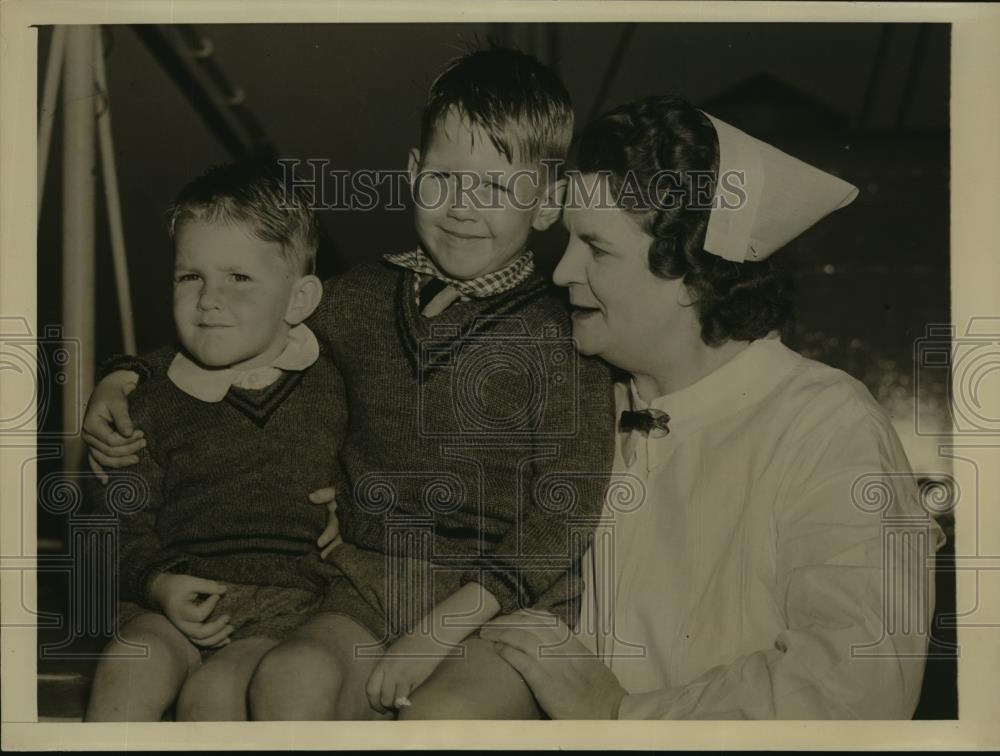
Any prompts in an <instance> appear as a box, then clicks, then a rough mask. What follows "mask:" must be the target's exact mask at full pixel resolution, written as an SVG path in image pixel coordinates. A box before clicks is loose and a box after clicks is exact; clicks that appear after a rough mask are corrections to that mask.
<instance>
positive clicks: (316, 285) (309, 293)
mask: <svg viewBox="0 0 1000 756" xmlns="http://www.w3.org/2000/svg"><path fill="white" fill-rule="evenodd" d="M322 297H323V283H322V282H321V281H320V280H319V279H318V278H317V277H316V276H302V278H300V279H299V280H298V281H296V282H295V286H294V287H293V288H292V297H291V299H290V300H289V301H288V309H287V310H285V322H286V323H288V325H291V326H297V325H298V324H299V323H301V322H302V321H303V320H305V319H306V318H308V317H309V316H310V315H312V314H313V311H314V310H315V309H316V308H317V307H318V306H319V300H320V299H322Z"/></svg>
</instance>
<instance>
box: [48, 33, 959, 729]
mask: <svg viewBox="0 0 1000 756" xmlns="http://www.w3.org/2000/svg"><path fill="white" fill-rule="evenodd" d="M145 31H146V32H148V31H149V30H148V29H147V30H145ZM193 31H194V36H195V37H197V36H203V37H206V38H208V39H209V40H211V43H212V49H213V52H212V57H213V59H214V61H215V62H217V63H218V65H219V67H220V68H221V70H223V71H224V72H225V75H226V77H227V78H228V80H229V82H230V83H232V84H233V85H235V86H237V87H239V88H240V89H242V90H243V91H244V93H245V95H246V100H245V108H246V110H247V111H249V112H251V113H252V114H253V116H254V117H255V119H256V120H257V121H258V122H259V124H260V127H261V130H262V133H263V135H264V136H265V137H266V139H267V140H268V141H269V142H270V143H271V144H272V146H273V147H274V149H275V150H276V152H277V153H279V154H281V155H283V156H289V157H298V158H302V159H305V158H322V159H328V160H329V161H330V165H331V167H333V168H337V169H347V170H353V169H381V170H389V169H402V168H404V167H405V164H406V155H407V151H408V149H409V148H410V147H411V146H414V145H415V144H416V142H417V138H418V129H419V113H420V109H421V105H422V102H423V99H424V96H425V94H426V91H427V88H428V86H429V84H430V82H431V81H432V79H433V77H434V75H435V74H436V73H437V72H438V71H439V70H440V69H441V67H442V66H443V65H444V64H445V63H446V62H447V61H448V60H450V59H451V58H453V57H455V56H457V55H460V54H462V53H463V52H465V51H467V50H468V49H470V48H472V47H475V46H478V45H480V44H482V43H484V42H485V41H486V40H487V39H493V40H495V41H497V42H500V43H502V44H510V45H514V46H516V47H519V48H521V49H522V50H525V51H526V52H531V53H533V54H535V55H537V56H538V57H539V58H541V59H542V60H543V61H545V62H547V63H549V64H550V65H552V66H553V67H554V68H555V69H556V70H557V71H558V73H559V74H560V75H561V76H562V77H563V79H564V81H565V82H566V85H567V87H568V89H569V91H570V94H571V96H572V98H573V102H574V104H575V107H576V112H577V124H578V130H579V127H580V126H581V125H582V124H583V123H585V122H586V121H587V120H588V119H589V118H591V117H593V116H594V115H597V114H599V113H600V112H602V111H604V110H606V109H608V108H610V107H613V106H615V105H617V104H620V103H622V102H625V101H627V100H629V99H631V98H633V97H637V96H641V95H646V94H665V93H670V92H672V93H676V94H679V95H681V96H682V97H684V98H685V99H688V100H690V101H691V102H693V103H695V104H696V105H698V106H700V107H702V108H704V109H705V110H707V111H708V112H710V113H712V114H713V115H716V116H718V117H720V118H722V119H723V120H726V121H728V122H730V123H732V124H733V125H735V126H737V127H739V128H742V129H743V130H745V131H747V132H749V133H751V134H753V135H754V136H758V137H760V138H762V139H764V140H766V141H768V142H770V143H772V144H774V145H775V146H777V147H779V148H781V149H783V150H785V151H787V152H789V153H791V154H793V155H795V156H796V157H799V158H801V159H803V160H805V161H807V162H810V163H813V164H814V165H816V166H818V167H820V168H823V169H825V170H829V171H831V172H833V173H836V174H837V175H840V176H841V177H843V178H845V179H846V180H848V181H850V182H852V183H853V184H855V185H856V186H858V187H859V189H860V190H861V193H860V196H859V197H858V199H857V200H856V201H855V202H854V203H853V204H852V205H850V206H849V207H847V208H845V209H844V210H841V211H838V212H837V213H836V214H835V215H834V216H832V217H831V218H829V219H827V220H826V221H824V222H822V223H820V224H819V225H818V226H817V227H815V228H814V229H812V230H810V231H808V232H807V233H806V234H804V235H803V236H802V237H800V238H799V239H798V240H796V241H795V242H793V243H792V245H790V246H789V248H787V249H786V250H785V251H783V252H781V253H780V257H781V258H783V259H784V260H785V263H786V264H787V265H788V266H789V267H790V268H791V269H792V271H793V273H794V276H795V282H796V287H797V298H796V308H797V314H796V326H795V327H794V329H793V330H792V331H791V332H789V333H788V334H787V335H786V341H787V342H788V343H789V345H790V346H792V347H793V348H796V349H798V350H799V351H802V352H803V353H805V354H806V355H807V356H811V357H815V358H817V359H821V360H823V361H824V362H827V363H829V364H832V365H834V366H836V367H840V368H843V369H845V370H847V371H848V372H850V373H852V374H853V375H854V376H855V377H857V378H858V379H860V380H862V381H863V382H865V384H866V385H867V386H868V388H869V389H870V390H871V391H872V393H873V394H874V395H875V396H876V398H877V399H878V400H879V401H880V403H881V404H882V405H883V407H884V408H885V409H886V410H887V411H888V412H889V414H890V416H891V417H892V418H893V421H894V424H895V425H896V428H897V431H898V432H899V434H900V437H901V439H902V440H903V443H904V446H905V447H906V449H907V453H908V455H909V456H910V460H911V462H912V463H913V466H914V468H915V470H916V471H917V472H918V474H919V475H921V476H922V477H924V478H928V479H932V478H934V476H935V475H941V474H946V473H947V472H948V469H949V468H948V466H947V461H946V460H941V459H939V458H938V456H937V454H936V449H935V448H934V446H933V444H929V443H928V440H927V439H926V438H921V437H919V436H917V435H916V433H915V432H914V430H913V424H914V422H913V419H914V412H915V411H916V409H917V408H918V407H919V408H920V411H921V412H922V413H924V415H925V416H927V417H931V418H932V419H933V418H937V420H938V421H939V422H940V423H942V427H944V426H943V424H946V423H947V422H948V421H947V417H946V415H945V410H944V406H945V401H946V387H945V384H944V381H943V380H941V379H934V380H927V379H925V380H923V381H922V383H921V384H920V390H919V391H917V390H916V388H915V382H914V375H915V373H914V364H913V353H914V343H915V340H916V339H918V338H920V337H921V336H923V335H924V333H925V331H926V328H927V326H928V325H929V324H935V323H945V322H947V321H948V320H949V247H948V239H949V222H948V221H949V209H948V208H949V187H948V181H949V163H948V159H949V82H950V70H949V57H950V27H949V26H948V25H943V24H789V23H774V24H695V23H684V24H680V23H678V24H538V25H534V24H340V25H326V24H309V25H306V24H288V25H251V24H247V25H236V24H232V25H220V26H200V27H198V28H197V29H196V30H193ZM103 33H104V45H105V57H106V61H107V74H108V90H109V92H108V95H109V106H110V109H111V115H112V128H113V134H114V144H115V157H116V160H117V169H118V179H119V185H120V187H121V205H122V213H123V217H124V226H125V241H126V248H127V251H128V259H129V273H130V285H131V288H132V298H133V302H134V309H135V319H136V331H137V338H138V346H139V349H140V351H142V350H148V349H150V348H153V347H156V346H158V345H160V344H162V343H164V342H166V341H168V340H169V339H170V338H171V337H172V335H173V324H172V319H171V281H172V258H171V248H170V245H169V242H168V239H167V236H166V232H165V225H164V219H165V211H166V209H167V207H168V205H169V203H170V201H171V199H172V198H173V196H174V194H175V193H176V192H177V190H178V189H179V188H180V187H181V186H182V185H183V184H184V183H185V182H186V181H188V180H190V179H191V178H193V177H194V176H196V175H197V174H199V173H201V172H202V171H203V170H204V169H205V168H206V167H208V166H209V165H211V164H214V163H218V162H223V161H225V160H228V159H230V158H231V157H232V156H233V153H232V149H231V148H229V147H227V145H226V144H225V143H224V142H223V141H222V140H221V139H220V138H219V137H218V136H217V135H216V134H215V133H213V131H212V130H211V129H210V128H209V127H208V126H207V125H206V122H205V120H204V118H203V116H202V115H201V114H200V113H199V111H198V110H197V109H196V108H195V107H194V106H193V105H192V102H191V100H190V99H189V98H188V97H187V96H186V95H185V93H184V91H182V89H183V88H182V87H179V86H178V84H177V82H176V81H175V79H174V78H172V76H171V74H170V73H169V72H168V69H167V68H165V67H164V66H163V65H162V63H161V61H159V60H158V59H157V58H156V56H155V55H154V54H153V53H152V51H151V48H150V47H149V45H148V44H147V42H146V41H144V40H148V38H149V35H148V34H146V33H144V30H141V29H140V30H137V29H136V28H134V27H128V26H110V27H103ZM50 38H51V28H45V27H43V28H40V29H39V97H40V96H41V92H40V90H41V82H42V73H43V72H44V66H45V61H46V58H47V53H48V46H49V40H50ZM60 130H61V125H60V117H59V115H58V114H57V117H56V121H55V130H54V134H53V142H52V149H51V151H50V158H49V166H48V170H47V172H46V173H47V175H46V177H45V180H46V185H45V194H44V198H43V205H42V213H41V220H40V226H39V236H38V269H39V275H38V281H39V290H38V323H39V324H40V327H41V324H49V323H60V322H62V318H61V313H60V291H61V249H60V247H61V233H62V231H61V209H62V208H61V182H60V176H61V172H62V166H61V154H60V145H61V138H62V137H61V133H60ZM105 212H106V210H105V207H104V205H103V199H99V201H98V223H97V228H98V268H97V281H98V284H97V301H98V312H97V315H98V320H97V323H98V329H97V331H98V335H97V342H96V344H93V345H83V348H88V346H89V348H92V349H93V350H94V351H95V354H96V358H97V360H98V361H100V360H102V359H104V358H106V357H107V356H109V355H111V354H113V353H116V352H120V351H121V349H122V344H121V336H120V333H121V332H120V324H119V322H118V311H117V303H116V295H115V288H114V279H113V276H112V269H111V260H110V251H109V243H108V234H107V223H106V215H105ZM321 221H322V223H323V228H324V233H325V236H326V239H325V241H324V249H323V252H322V256H321V258H322V261H321V273H332V272H335V271H336V270H339V269H342V268H344V267H347V266H350V265H352V264H355V263H357V262H359V261H362V260H368V259H372V258H374V257H376V256H378V255H381V254H383V253H386V252H391V251H399V250H402V249H407V248H411V247H413V246H414V244H415V237H414V234H413V231H412V223H411V217H410V214H409V212H408V211H396V212H392V211H385V210H376V211H371V212H346V211H335V210H331V211H326V212H323V213H321ZM564 243H565V236H564V232H563V231H562V230H561V229H559V228H556V229H553V230H551V231H549V232H547V233H546V234H545V235H543V236H542V237H541V238H540V239H538V241H537V243H536V244H535V245H534V246H535V249H536V250H537V251H538V252H539V256H540V258H541V261H542V264H543V265H546V266H549V267H551V266H553V265H554V263H555V261H556V260H557V259H558V255H559V253H560V251H561V249H562V246H563V245H564ZM58 410H59V408H58V400H57V401H56V403H55V404H54V405H52V406H51V407H50V409H49V412H48V413H47V415H46V416H45V417H44V418H42V419H43V420H44V422H45V424H46V426H45V427H47V428H48V429H49V430H52V423H58V420H59V417H60V415H59V411H58ZM46 464H49V465H50V466H51V467H53V468H56V467H58V465H59V463H58V462H57V461H53V462H51V463H45V462H43V463H40V465H39V468H40V469H39V478H40V479H41V477H42V476H43V474H44V472H45V470H44V467H45V466H46ZM66 519H67V518H65V517H58V516H53V515H50V514H45V513H42V514H41V515H40V518H39V534H40V536H41V537H42V542H40V543H41V545H40V552H41V550H43V548H48V549H51V550H53V551H59V550H60V549H62V550H65V548H66V546H65V545H64V544H65V543H66V540H67V535H66V532H67V531H66V528H67V522H66ZM942 524H943V525H944V526H945V527H946V530H947V531H948V532H949V535H950V534H951V532H952V523H951V521H950V519H948V520H946V521H944V522H943V523H942ZM950 548H951V546H950V544H949V547H947V549H950ZM945 553H946V554H948V553H950V551H946V552H945ZM40 582H41V590H42V592H43V597H42V604H43V605H45V604H46V602H48V605H49V607H50V608H52V607H56V608H58V607H59V606H62V605H63V604H64V603H65V598H64V597H65V595H66V586H65V585H64V582H65V581H62V582H60V580H59V579H57V578H54V577H52V578H49V579H48V580H46V578H45V576H43V579H42V580H41V581H40ZM938 592H939V598H938V609H939V614H940V613H941V612H945V613H947V612H948V611H952V612H953V611H954V609H953V607H954V580H953V579H952V576H950V575H943V574H939V586H938ZM939 619H940V618H939ZM66 632H67V631H66V629H65V628H62V629H61V630H56V631H53V633H54V635H56V636H59V635H60V633H62V634H63V635H65V633H66ZM949 634H950V635H949ZM42 635H43V642H44V636H45V633H43V634H42ZM936 636H940V640H941V644H939V646H936V647H935V648H936V650H937V651H938V652H940V653H942V654H943V657H942V658H941V659H932V660H931V661H930V662H929V664H928V674H927V680H926V683H925V695H924V697H923V699H922V702H921V708H920V710H919V711H918V716H925V717H951V716H954V715H955V712H956V706H957V704H956V700H955V697H956V690H955V666H954V659H953V656H952V651H951V649H950V646H949V643H950V642H951V641H953V636H954V631H953V629H950V630H949V629H947V628H945V629H943V630H941V629H939V630H938V631H937V632H936ZM97 647H98V648H99V644H97ZM58 665H62V667H65V666H66V665H65V663H63V662H59V663H58V664H57V666H58ZM80 665H82V666H81V668H84V667H85V666H86V663H80ZM80 665H78V666H80ZM70 666H72V665H70ZM46 700H49V699H45V697H44V696H40V713H44V712H43V709H44V708H45V706H49V707H50V708H51V706H52V704H51V701H49V703H46V702H45V701H46Z"/></svg>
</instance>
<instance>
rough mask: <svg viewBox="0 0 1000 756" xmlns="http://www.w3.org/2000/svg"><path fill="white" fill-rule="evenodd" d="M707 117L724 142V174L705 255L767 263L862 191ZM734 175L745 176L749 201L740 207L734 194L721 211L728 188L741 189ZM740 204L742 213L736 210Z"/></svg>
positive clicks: (744, 187)
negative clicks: (774, 255)
mask: <svg viewBox="0 0 1000 756" xmlns="http://www.w3.org/2000/svg"><path fill="white" fill-rule="evenodd" d="M702 112H703V114H704V115H705V116H707V117H708V120H710V121H711V122H712V125H713V126H715V131H716V134H718V137H719V173H718V181H717V184H716V190H715V198H714V199H713V201H714V203H715V204H713V206H712V211H711V214H710V215H709V219H708V232H707V233H706V235H705V251H706V252H711V253H712V254H713V255H718V256H719V257H724V258H725V259H727V260H733V261H734V262H744V261H750V262H753V261H757V260H763V259H764V258H765V257H767V256H768V255H770V254H771V253H772V252H774V251H775V250H777V249H779V248H781V247H783V246H784V245H785V244H787V243H788V242H790V241H791V240H792V239H794V238H795V237H796V236H798V235H799V234H801V233H802V232H803V231H805V230H806V229H807V228H809V227H810V226H812V225H813V224H815V223H816V222H818V221H819V220H820V219H822V218H824V217H826V216H827V215H829V214H830V213H832V212H833V211H834V210H839V209H840V208H842V207H845V206H847V205H849V204H850V203H851V202H852V201H853V200H854V198H855V197H857V196H858V189H857V187H855V186H853V185H851V184H849V183H847V182H846V181H843V180H841V179H839V178H837V177H836V176H833V175H831V174H829V173H826V172H825V171H821V170H820V169H819V168H814V167H813V166H811V165H809V164H807V163H803V162H802V161H801V160H798V159H797V158H793V157H792V156H791V155H788V154H786V153H784V152H782V151H781V150H779V149H776V148H774V147H772V146H771V145H769V144H767V143H766V142H762V141H760V140H759V139H755V138H754V137H752V136H750V135H749V134H746V133H745V132H743V131H740V130H739V129H737V128H735V127H733V126H730V125H729V124H728V123H726V122H725V121H720V120H719V119H718V118H715V117H714V116H711V115H709V114H708V113H704V111H702ZM733 173H736V174H742V177H743V180H742V191H743V193H744V194H745V197H746V200H745V201H743V202H737V201H736V200H737V197H736V194H731V195H730V196H728V197H726V198H725V199H724V200H723V202H722V204H721V205H720V199H721V198H720V196H719V195H720V191H721V190H722V188H723V186H726V187H727V189H728V190H729V191H733V188H734V187H737V186H739V183H740V182H739V180H738V179H737V178H736V176H732V175H731V174H733ZM727 176H728V177H729V178H728V179H727ZM727 181H728V183H727ZM727 203H728V205H727ZM736 204H739V207H733V205H736Z"/></svg>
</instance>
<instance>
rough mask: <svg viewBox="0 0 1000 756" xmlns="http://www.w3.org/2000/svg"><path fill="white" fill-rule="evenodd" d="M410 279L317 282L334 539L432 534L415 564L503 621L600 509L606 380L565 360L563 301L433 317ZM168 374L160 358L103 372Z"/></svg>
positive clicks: (538, 281) (377, 546) (356, 273)
mask: <svg viewBox="0 0 1000 756" xmlns="http://www.w3.org/2000/svg"><path fill="white" fill-rule="evenodd" d="M414 275H415V274H414V273H412V272H411V271H408V270H404V269H401V268H397V267H394V266H391V265H389V264H387V263H384V262H380V263H374V264H365V265H361V266H358V267H356V268H354V269H353V270H351V271H349V272H347V273H345V274H343V275H341V276H337V277H335V278H333V279H330V280H328V281H327V282H326V283H325V284H324V295H323V299H322V302H321V304H320V306H319V308H318V309H317V311H316V312H315V313H314V314H313V316H312V317H311V318H310V319H309V320H308V321H307V324H308V325H309V327H310V328H312V330H313V331H314V332H315V333H316V336H317V338H318V339H319V340H320V343H321V344H323V345H324V347H325V348H329V349H330V350H331V354H332V357H333V360H334V361H335V363H336V365H337V367H338V368H339V370H340V372H341V374H342V376H343V380H344V385H345V386H346V390H347V401H348V407H349V413H348V414H349V417H348V429H347V435H346V438H345V439H344V443H343V446H342V450H341V461H342V464H343V474H344V475H345V477H346V484H345V485H344V486H343V487H338V493H337V517H338V519H339V521H340V528H341V535H342V537H343V538H344V540H345V541H346V542H348V543H353V544H355V545H357V546H362V547H366V548H369V549H373V550H376V551H383V552H387V553H400V552H401V551H403V550H405V549H406V548H407V547H406V546H405V545H404V544H406V542H407V539H406V537H405V534H406V533H407V532H411V533H426V532H428V530H429V529H430V532H432V533H433V538H432V543H431V545H430V547H429V549H428V548H427V547H426V546H425V547H415V548H416V550H417V551H419V552H420V553H421V554H422V555H424V556H425V557H428V558H430V559H431V560H432V561H433V562H436V563H439V564H442V565H446V566H451V567H453V568H454V569H461V570H462V582H463V583H464V582H469V581H476V582H479V583H482V584H483V585H484V586H485V587H486V588H487V589H488V590H489V591H490V592H491V593H492V594H493V595H494V596H495V597H496V598H497V600H498V601H499V602H500V605H501V611H502V612H505V613H507V612H511V611H514V610H516V609H517V608H519V607H520V606H531V605H533V604H535V602H536V601H537V600H538V599H539V597H541V596H542V595H543V594H545V592H546V591H547V590H548V589H549V588H551V587H553V586H554V585H555V584H557V583H558V582H559V580H560V576H565V575H566V574H567V572H568V571H570V570H571V569H572V568H573V567H574V566H575V565H576V563H577V562H578V560H579V557H580V555H581V553H582V550H583V549H584V548H585V547H586V539H587V537H588V535H589V533H590V532H591V531H592V529H593V527H594V524H595V522H596V518H597V517H598V516H599V514H600V511H601V508H602V506H603V497H604V493H605V490H606V488H607V484H608V480H609V478H610V472H611V465H612V462H613V458H614V428H615V422H614V397H613V393H612V381H611V377H610V373H609V369H608V367H607V366H606V365H605V364H604V363H603V362H601V361H600V360H597V359H592V358H585V357H582V356H580V355H579V354H578V353H577V352H576V350H575V348H574V346H573V342H572V339H571V325H570V322H569V316H568V313H567V306H566V304H565V302H564V301H563V299H562V298H561V297H560V296H559V292H558V291H557V290H555V289H554V287H553V286H552V285H551V284H550V283H549V282H548V281H547V280H546V279H544V278H542V277H541V276H540V275H537V274H536V275H533V276H532V277H530V278H529V279H527V280H526V281H525V282H523V283H522V284H520V285H519V286H517V287H516V288H514V289H511V290H509V291H507V292H504V293H502V294H498V295H496V296H493V297H488V298H485V299H472V300H470V301H467V302H456V303H455V304H452V305H451V306H450V307H448V308H447V309H446V310H445V311H444V312H442V313H441V314H440V315H438V316H436V317H434V318H432V319H427V318H424V317H423V316H422V315H421V314H420V312H419V311H418V309H417V304H416V302H415V301H414V297H413V290H414V287H413V283H414V282H413V276H414ZM168 364H169V363H168V361H167V352H166V351H165V350H160V351H159V352H157V353H154V354H152V355H147V356H145V357H144V358H143V359H142V360H140V361H139V362H138V363H135V362H133V361H117V362H114V363H112V364H110V365H108V366H107V368H108V369H138V370H139V371H140V373H143V374H144V373H145V372H147V369H148V370H149V371H151V372H152V374H154V375H155V374H157V373H162V372H163V371H164V370H165V369H166V366H167V365H168ZM305 439H306V436H304V435H303V436H301V437H299V438H296V439H293V440H291V441H289V443H288V447H287V448H286V453H287V451H288V449H295V450H296V451H298V450H299V449H301V448H303V447H304V445H305ZM313 448H316V447H315V445H313ZM327 448H328V449H332V448H334V447H332V446H330V447H327ZM428 552H429V553H428Z"/></svg>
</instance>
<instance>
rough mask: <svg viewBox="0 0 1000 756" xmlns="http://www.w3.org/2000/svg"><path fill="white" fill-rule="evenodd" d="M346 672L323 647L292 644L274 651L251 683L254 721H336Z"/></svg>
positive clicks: (255, 673)
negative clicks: (339, 696) (333, 719)
mask: <svg viewBox="0 0 1000 756" xmlns="http://www.w3.org/2000/svg"><path fill="white" fill-rule="evenodd" d="M344 672H345V670H344V669H343V668H342V664H341V663H340V661H339V660H338V659H337V657H336V656H334V655H333V654H331V653H329V652H328V651H327V650H326V649H325V648H324V647H323V646H322V645H321V644H318V643H313V642H310V641H308V640H300V641H288V642H285V643H282V644H281V645H279V646H276V647H275V648H273V649H271V651H269V652H268V653H267V654H266V655H265V656H264V658H263V659H261V661H260V664H258V665H257V669H256V671H255V672H254V675H253V679H251V681H250V690H249V702H250V712H251V716H252V718H253V719H288V718H293V719H332V718H333V717H334V714H335V711H336V708H337V700H338V695H339V693H340V689H341V686H342V683H343V680H344Z"/></svg>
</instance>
